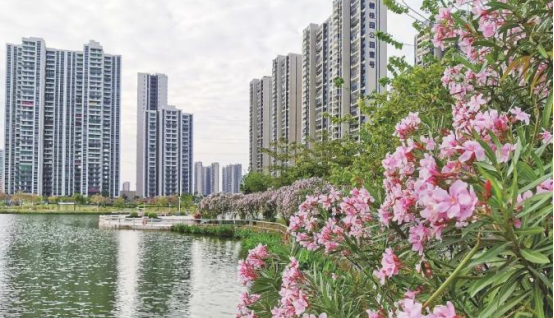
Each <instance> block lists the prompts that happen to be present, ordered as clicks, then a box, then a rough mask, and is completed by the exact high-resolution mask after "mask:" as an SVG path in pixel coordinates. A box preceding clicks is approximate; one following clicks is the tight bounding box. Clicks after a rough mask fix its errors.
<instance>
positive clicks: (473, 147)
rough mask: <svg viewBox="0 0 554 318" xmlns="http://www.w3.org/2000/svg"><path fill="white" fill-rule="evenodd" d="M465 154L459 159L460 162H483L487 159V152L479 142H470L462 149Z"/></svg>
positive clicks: (465, 143)
mask: <svg viewBox="0 0 554 318" xmlns="http://www.w3.org/2000/svg"><path fill="white" fill-rule="evenodd" d="M460 149H462V150H463V151H464V153H463V154H462V155H461V156H460V157H459V158H458V160H460V162H466V161H469V160H477V161H483V160H484V159H485V150H484V149H483V147H481V145H480V144H479V143H478V142H477V141H473V140H468V141H466V142H464V144H463V146H462V147H460Z"/></svg>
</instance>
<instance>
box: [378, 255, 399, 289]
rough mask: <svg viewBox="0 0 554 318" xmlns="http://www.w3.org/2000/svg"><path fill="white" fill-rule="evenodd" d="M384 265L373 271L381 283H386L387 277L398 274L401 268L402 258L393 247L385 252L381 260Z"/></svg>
mask: <svg viewBox="0 0 554 318" xmlns="http://www.w3.org/2000/svg"><path fill="white" fill-rule="evenodd" d="M381 265H382V267H381V268H380V269H379V270H376V271H373V275H375V277H377V278H379V280H380V281H381V285H383V284H384V283H385V280H386V279H387V278H390V277H392V276H394V275H397V274H398V272H399V270H400V266H401V264H400V260H399V259H398V257H397V256H396V255H394V252H393V251H392V249H391V248H387V249H386V250H385V253H383V259H382V260H381Z"/></svg>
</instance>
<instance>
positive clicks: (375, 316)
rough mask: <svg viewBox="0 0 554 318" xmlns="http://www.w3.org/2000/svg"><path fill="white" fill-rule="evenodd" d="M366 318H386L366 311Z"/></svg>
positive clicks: (374, 312)
mask: <svg viewBox="0 0 554 318" xmlns="http://www.w3.org/2000/svg"><path fill="white" fill-rule="evenodd" d="M366 313H367V317H368V318H387V317H386V316H383V315H381V314H380V313H378V312H376V311H373V310H366Z"/></svg>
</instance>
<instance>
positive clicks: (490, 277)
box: [469, 271, 513, 297]
mask: <svg viewBox="0 0 554 318" xmlns="http://www.w3.org/2000/svg"><path fill="white" fill-rule="evenodd" d="M512 272H513V271H507V272H505V271H501V272H496V271H494V272H490V273H488V274H487V275H486V276H485V277H483V278H481V279H479V280H477V281H475V282H474V283H473V284H471V287H470V288H469V295H470V296H471V297H474V296H475V295H476V294H477V293H478V292H479V291H481V290H482V289H483V288H485V287H487V286H488V285H490V284H492V283H494V282H495V281H496V282H504V281H505V279H506V277H508V276H510V275H511V274H512Z"/></svg>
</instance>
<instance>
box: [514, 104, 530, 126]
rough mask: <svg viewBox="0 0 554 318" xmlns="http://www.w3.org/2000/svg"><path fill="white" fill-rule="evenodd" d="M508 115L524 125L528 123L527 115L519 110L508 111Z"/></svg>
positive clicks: (516, 108)
mask: <svg viewBox="0 0 554 318" xmlns="http://www.w3.org/2000/svg"><path fill="white" fill-rule="evenodd" d="M510 113H511V114H513V115H514V116H515V119H516V120H518V121H522V122H524V123H525V125H529V122H530V117H529V114H527V113H526V112H524V111H522V110H521V108H519V107H515V108H513V109H510Z"/></svg>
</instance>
